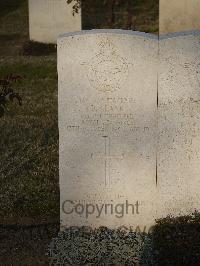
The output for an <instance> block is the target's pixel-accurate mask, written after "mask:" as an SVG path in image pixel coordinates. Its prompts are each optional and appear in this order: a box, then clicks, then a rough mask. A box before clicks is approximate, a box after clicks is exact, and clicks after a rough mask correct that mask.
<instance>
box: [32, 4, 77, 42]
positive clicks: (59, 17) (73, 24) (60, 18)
mask: <svg viewBox="0 0 200 266" xmlns="http://www.w3.org/2000/svg"><path fill="white" fill-rule="evenodd" d="M72 6H73V5H72V4H70V5H68V4H67V1H66V0H29V34H30V40H32V41H37V42H43V43H56V42H57V38H58V36H59V35H60V34H62V33H65V32H73V31H79V30H81V14H80V11H79V14H75V15H74V16H73V14H72Z"/></svg>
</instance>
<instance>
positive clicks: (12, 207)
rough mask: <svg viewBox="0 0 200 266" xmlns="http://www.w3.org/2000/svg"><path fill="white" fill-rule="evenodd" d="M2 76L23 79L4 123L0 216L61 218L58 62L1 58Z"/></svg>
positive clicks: (0, 121)
mask: <svg viewBox="0 0 200 266" xmlns="http://www.w3.org/2000/svg"><path fill="white" fill-rule="evenodd" d="M0 63H1V65H2V67H1V69H0V77H1V78H4V77H5V76H6V75H8V74H11V73H12V74H18V75H21V76H22V77H23V78H24V79H23V80H22V82H21V83H16V84H15V85H14V87H13V89H14V91H15V92H17V93H19V94H20V96H21V97H22V103H23V104H22V106H21V107H20V106H18V105H17V104H10V105H9V106H8V108H7V110H6V114H5V116H4V117H2V118H1V119H0V131H1V138H0V145H1V150H0V158H1V161H0V169H1V172H0V179H1V188H0V190H1V193H0V195H1V202H0V209H1V212H0V216H1V217H5V216H8V218H9V217H21V216H28V217H37V216H40V217H41V216H52V217H54V216H55V215H58V213H59V187H58V180H59V178H58V124H57V123H58V117H57V74H56V73H57V72H56V58H55V57H39V58H31V57H30V58H28V59H25V58H24V57H21V58H19V59H17V58H16V59H12V58H10V59H8V58H6V59H4V60H3V59H2V60H1V62H0Z"/></svg>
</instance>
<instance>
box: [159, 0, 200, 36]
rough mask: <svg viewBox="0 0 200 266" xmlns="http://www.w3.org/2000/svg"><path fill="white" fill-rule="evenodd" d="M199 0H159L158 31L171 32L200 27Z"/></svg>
mask: <svg viewBox="0 0 200 266" xmlns="http://www.w3.org/2000/svg"><path fill="white" fill-rule="evenodd" d="M199 14H200V1H199V0H160V13H159V32H160V34H168V33H173V32H180V31H188V30H198V29H200V15H199Z"/></svg>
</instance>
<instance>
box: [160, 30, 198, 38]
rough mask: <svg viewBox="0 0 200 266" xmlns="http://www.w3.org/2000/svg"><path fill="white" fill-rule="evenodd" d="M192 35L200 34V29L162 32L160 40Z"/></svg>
mask: <svg viewBox="0 0 200 266" xmlns="http://www.w3.org/2000/svg"><path fill="white" fill-rule="evenodd" d="M190 35H200V29H199V30H187V31H180V32H172V33H168V34H161V35H159V40H166V39H172V38H178V37H183V36H190Z"/></svg>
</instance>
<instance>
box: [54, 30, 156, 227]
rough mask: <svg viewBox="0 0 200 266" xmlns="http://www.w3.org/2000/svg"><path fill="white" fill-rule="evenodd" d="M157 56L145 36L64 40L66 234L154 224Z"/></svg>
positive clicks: (96, 34) (97, 34)
mask: <svg viewBox="0 0 200 266" xmlns="http://www.w3.org/2000/svg"><path fill="white" fill-rule="evenodd" d="M157 57H158V40H157V38H156V37H154V36H152V35H148V34H139V33H133V32H129V31H112V30H110V31H90V32H83V33H82V34H79V35H66V36H63V37H61V38H59V40H58V80H59V132H60V133H59V134H60V153H59V156H60V193H61V227H62V228H63V227H66V226H76V225H78V226H81V225H89V226H92V227H98V226H101V225H103V226H108V227H113V228H117V227H119V226H122V225H124V226H127V227H128V228H130V226H131V227H132V229H135V228H136V227H137V226H140V229H141V230H143V229H144V226H147V227H150V226H151V225H152V224H153V223H154V217H155V211H156V208H155V204H156V128H157V112H156V111H157V59H158V58H157ZM67 200H68V201H67ZM78 203H80V204H81V205H78V206H76V204H78ZM87 204H93V205H92V206H88V211H89V214H88V215H87V211H86V207H87ZM106 204H107V205H106ZM108 204H109V205H108ZM118 204H123V205H118ZM128 204H132V205H134V206H131V205H128ZM75 207H76V210H75ZM83 207H84V208H85V209H84V210H83ZM98 208H99V209H101V208H102V212H101V214H100V215H99V212H98ZM123 208H124V210H123ZM69 212H72V213H71V214H67V213H69ZM105 212H107V214H105ZM78 213H81V214H78ZM87 216H88V217H87Z"/></svg>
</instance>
